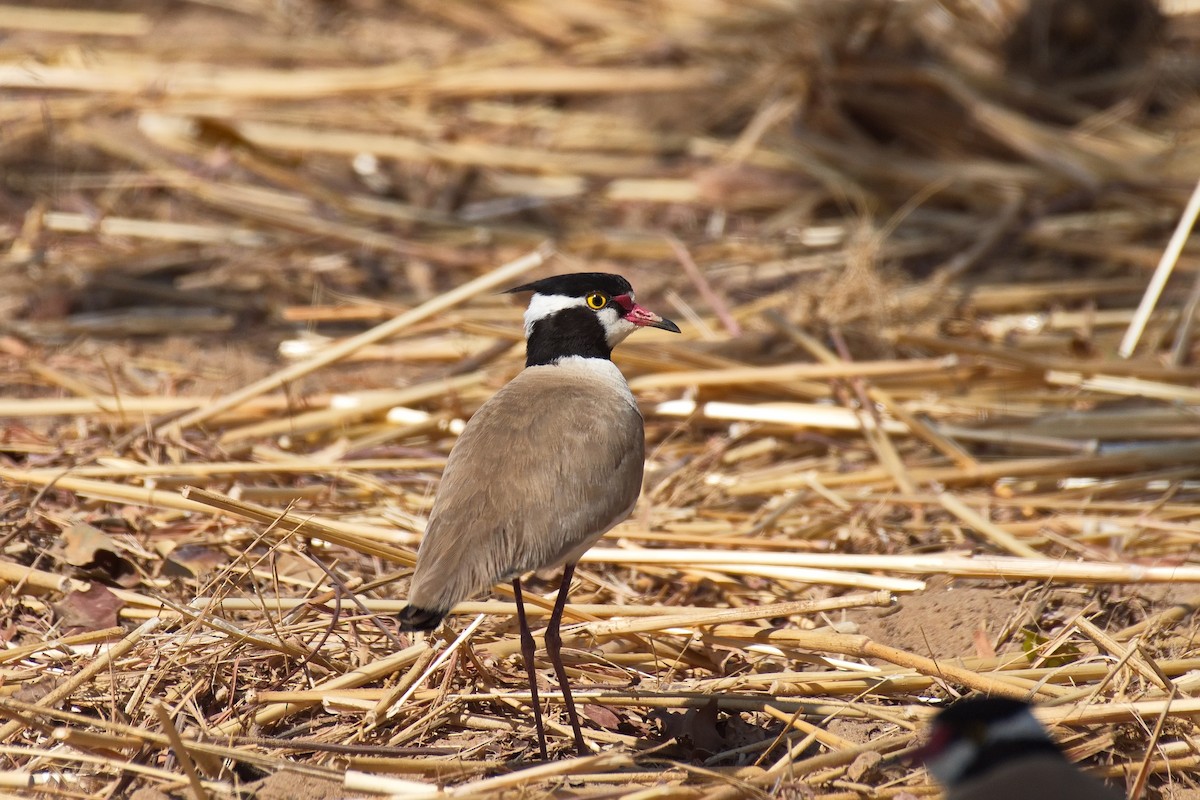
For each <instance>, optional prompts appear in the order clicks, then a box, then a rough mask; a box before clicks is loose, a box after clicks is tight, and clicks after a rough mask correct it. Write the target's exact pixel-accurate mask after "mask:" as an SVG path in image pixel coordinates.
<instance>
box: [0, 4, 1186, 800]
mask: <svg viewBox="0 0 1200 800" xmlns="http://www.w3.org/2000/svg"><path fill="white" fill-rule="evenodd" d="M1002 5H1004V4H1002ZM1012 5H1014V4H1007V5H1004V8H1003V9H1001V8H999V7H997V8H992V7H991V6H986V7H985V6H984V5H981V4H961V3H960V4H940V5H937V6H936V8H935V7H933V6H930V5H929V4H919V3H918V4H914V3H907V4H906V3H894V2H889V0H862V1H861V2H859V1H858V0H856V2H844V0H828V2H825V1H824V0H822V1H821V2H814V3H806V4H794V3H771V2H753V3H745V2H732V1H730V2H726V0H716V1H715V2H711V3H707V4H705V6H704V7H703V9H700V8H699V7H697V6H696V4H694V3H690V2H685V1H684V0H664V2H660V3H655V4H637V3H613V2H600V1H597V2H590V3H560V2H552V0H528V1H527V2H520V3H503V4H487V3H445V2H433V1H432V0H418V1H417V2H412V3H407V4H404V5H403V7H399V6H394V5H393V4H361V3H360V4H355V5H354V8H353V9H350V8H349V7H347V8H345V9H341V8H339V9H336V10H330V9H321V10H320V11H319V12H318V11H313V12H312V13H313V14H314V15H315V16H311V17H310V16H306V15H308V14H309V12H310V11H312V9H308V8H307V7H306V6H304V4H300V5H299V6H297V8H296V9H291V8H290V7H289V11H288V16H287V17H286V18H284V17H282V16H279V14H280V12H279V10H278V9H276V8H275V7H274V5H273V4H270V3H246V2H243V3H237V4H228V3H226V4H215V5H214V4H207V5H206V4H192V6H189V7H187V8H181V9H180V10H179V13H178V14H177V15H168V16H163V15H161V14H157V13H149V12H147V13H139V11H138V10H137V7H136V6H137V4H136V3H135V4H131V5H130V7H129V8H128V9H126V10H125V11H124V12H122V13H116V12H105V11H90V10H87V11H85V10H71V9H53V10H42V9H38V10H37V11H36V12H32V11H31V10H30V9H28V8H23V7H18V6H13V5H0V29H2V30H3V31H4V36H5V44H4V49H3V51H2V52H0V88H3V90H4V97H3V99H2V100H0V130H2V131H3V136H0V170H2V171H3V173H4V176H5V181H4V191H3V192H2V193H0V195H2V196H0V203H2V204H3V206H4V208H5V211H6V213H5V214H3V215H0V238H2V239H3V241H4V246H3V248H0V279H2V280H3V285H4V287H5V291H4V293H3V296H0V551H2V552H0V585H2V587H3V589H4V591H3V592H2V593H0V613H2V614H3V616H4V618H5V620H7V622H6V627H5V628H4V631H3V632H4V636H3V640H4V642H5V646H4V649H3V650H0V716H2V717H3V720H0V723H2V724H0V761H2V762H3V763H0V784H3V786H4V787H5V788H7V789H8V790H9V791H10V792H14V793H18V794H19V793H29V792H41V793H44V794H46V795H47V796H49V795H50V794H52V793H56V794H64V793H66V794H72V795H79V796H84V795H87V796H92V795H95V796H102V795H113V794H114V793H116V794H120V793H122V792H132V791H134V790H135V789H141V788H149V789H156V790H159V791H163V792H168V793H175V794H178V795H181V796H190V797H192V798H197V799H198V798H202V797H224V796H231V795H232V794H234V793H247V792H254V791H261V792H262V794H263V795H264V796H265V795H267V794H271V796H293V795H298V794H300V793H301V790H304V791H305V792H307V790H308V789H310V788H312V789H314V791H315V790H316V789H317V788H324V789H326V790H327V793H328V794H330V795H331V796H337V795H338V794H339V793H340V794H347V795H349V794H353V795H355V796H358V795H363V794H375V795H380V796H395V797H409V798H416V797H428V798H436V797H441V798H446V797H456V798H475V797H479V798H483V797H510V796H511V797H542V796H547V797H548V796H554V797H559V798H585V797H587V798H591V797H628V798H647V799H649V798H656V799H661V798H675V797H679V798H705V799H706V800H718V798H722V799H723V798H730V799H731V800H732V798H740V797H755V798H757V797H768V796H790V795H791V794H796V795H801V794H803V795H805V796H809V795H811V796H814V797H821V798H825V800H833V798H847V800H850V798H854V800H857V799H858V798H861V797H864V796H877V797H893V796H929V795H932V794H933V793H934V792H935V791H936V788H935V787H933V786H932V785H931V784H930V782H929V780H928V778H927V777H926V776H925V774H924V772H923V771H921V770H915V769H913V767H912V766H911V765H909V764H908V762H907V761H906V760H905V759H904V755H905V754H906V753H907V752H909V751H910V748H911V747H912V746H913V745H915V744H916V743H917V742H919V740H920V737H921V733H922V730H923V728H924V725H925V723H926V721H927V720H928V718H929V716H930V715H931V714H932V713H933V711H934V708H935V706H937V705H939V704H940V703H941V702H943V701H945V700H948V699H950V698H953V697H955V696H958V695H960V694H963V693H966V692H970V691H978V692H985V693H991V694H1000V695H1005V696H1011V697H1021V698H1028V699H1034V700H1036V701H1038V702H1039V704H1040V706H1041V708H1039V710H1038V714H1039V715H1040V717H1041V718H1042V719H1043V721H1045V722H1046V723H1047V724H1048V725H1050V726H1052V727H1053V729H1054V731H1055V734H1056V735H1057V736H1060V737H1062V740H1063V743H1064V745H1065V746H1066V747H1067V749H1068V752H1069V754H1070V755H1071V757H1073V758H1078V759H1080V760H1082V761H1084V762H1086V764H1087V765H1088V766H1089V767H1091V768H1094V769H1096V770H1098V771H1099V772H1100V773H1102V774H1104V775H1107V776H1109V777H1110V778H1113V779H1115V780H1116V781H1117V782H1120V781H1122V780H1124V781H1127V783H1128V785H1129V786H1130V787H1131V788H1132V790H1133V791H1132V794H1131V796H1134V795H1136V794H1137V792H1138V791H1146V792H1165V791H1167V786H1168V784H1170V783H1171V782H1172V781H1174V780H1176V778H1175V775H1177V774H1178V773H1179V771H1181V770H1188V769H1194V768H1195V767H1196V766H1197V761H1198V759H1197V756H1196V755H1195V752H1194V744H1193V743H1194V741H1195V739H1196V736H1197V731H1196V723H1195V720H1196V718H1197V716H1200V705H1198V704H1200V701H1198V700H1197V699H1196V697H1195V695H1196V694H1197V693H1198V692H1200V652H1197V646H1196V641H1197V637H1196V636H1195V620H1194V611H1195V609H1196V608H1197V606H1198V605H1200V600H1198V598H1197V591H1196V590H1195V588H1194V586H1192V584H1195V583H1200V564H1198V563H1197V562H1196V559H1195V557H1194V553H1195V552H1196V544H1197V542H1198V541H1200V527H1198V525H1200V510H1198V509H1200V504H1198V503H1197V500H1198V499H1200V467H1198V466H1197V464H1200V426H1197V424H1196V408H1197V405H1198V403H1200V392H1198V390H1197V385H1200V367H1197V365H1196V360H1195V357H1194V352H1195V342H1194V339H1193V331H1194V324H1195V323H1194V320H1193V319H1192V317H1193V316H1194V314H1195V312H1196V309H1197V307H1198V306H1200V301H1198V300H1197V298H1200V293H1198V292H1200V290H1198V289H1197V287H1200V282H1198V281H1196V280H1195V276H1189V275H1188V273H1189V272H1192V273H1198V274H1200V258H1197V254H1196V252H1195V248H1194V246H1193V245H1192V243H1191V240H1190V239H1189V238H1188V231H1189V230H1190V229H1191V227H1192V223H1193V222H1194V219H1193V218H1194V217H1195V211H1196V208H1197V197H1198V196H1200V195H1197V193H1196V191H1195V190H1194V189H1193V182H1194V180H1195V176H1196V172H1197V165H1200V150H1198V149H1197V148H1198V145H1197V143H1196V141H1195V137H1194V136H1191V135H1190V134H1191V128H1192V126H1191V124H1190V123H1189V120H1194V119H1195V118H1196V115H1197V108H1196V104H1195V99H1194V98H1193V97H1192V93H1190V92H1187V91H1183V89H1185V88H1186V83H1185V79H1186V76H1188V75H1194V74H1196V73H1197V70H1198V69H1200V61H1198V56H1197V53H1200V42H1197V41H1196V39H1197V35H1198V33H1197V32H1200V25H1196V24H1195V23H1196V20H1195V19H1194V17H1195V15H1196V13H1197V11H1196V10H1195V9H1193V8H1192V7H1191V4H1173V5H1172V6H1171V7H1170V8H1169V9H1168V10H1169V14H1168V20H1167V24H1168V25H1169V26H1170V28H1169V30H1168V31H1167V33H1169V35H1161V36H1160V35H1159V34H1160V33H1161V32H1162V31H1161V29H1160V27H1159V23H1160V22H1161V20H1160V19H1159V17H1158V16H1157V15H1155V14H1150V13H1147V12H1145V10H1144V9H1143V8H1142V5H1141V4H1139V3H1129V4H1126V6H1128V7H1134V6H1137V7H1138V8H1139V9H1142V10H1143V14H1142V16H1140V17H1137V20H1136V23H1137V24H1133V25H1130V26H1129V28H1128V29H1127V30H1126V29H1123V31H1122V33H1123V35H1122V36H1121V37H1119V39H1120V46H1118V47H1116V48H1115V49H1113V50H1111V51H1103V52H1100V53H1094V52H1091V51H1088V52H1084V53H1079V52H1076V51H1072V50H1071V49H1070V47H1072V46H1077V45H1078V43H1075V44H1074V45H1072V43H1071V42H1069V41H1066V40H1062V41H1060V40H1058V39H1054V40H1050V41H1040V40H1039V41H1034V42H1029V41H1024V40H1021V39H1020V38H1019V37H1017V38H1015V39H1014V40H1012V41H1010V42H1008V43H1007V44H1005V43H1004V42H1002V41H1000V40H999V38H998V37H999V36H1000V33H1001V32H1007V31H1015V32H1018V33H1019V32H1020V31H1025V30H1036V31H1048V30H1051V31H1053V30H1058V28H1056V27H1055V25H1054V24H1052V23H1053V22H1054V20H1053V19H1047V18H1031V19H1028V20H1026V21H1025V22H1018V20H1016V19H1014V18H1013V17H1012V14H1013V13H1015V11H1013V10H1012V9H1010V8H1009V6H1012ZM217 6H220V8H218V7H217ZM234 6H236V8H234ZM1059 6H1062V7H1063V8H1067V9H1068V10H1069V12H1070V13H1071V14H1078V13H1091V12H1090V10H1091V9H1098V8H1102V7H1106V6H1107V4H1104V3H1090V4H1078V3H1063V4H1060V3H1055V2H1051V3H1036V4H1032V6H1031V7H1032V8H1034V13H1035V14H1037V13H1053V9H1054V8H1057V7H1059ZM1085 6H1086V9H1085V11H1083V12H1080V11H1079V9H1080V8H1083V7H1085ZM314 8H315V6H314ZM1039 9H1041V11H1039ZM1046 9H1050V11H1049V12H1046V11H1045V10H1046ZM293 12H294V13H293ZM1072 19H1074V18H1072ZM1095 22H1096V26H1097V27H1096V28H1095V29H1097V30H1100V29H1103V28H1104V26H1105V25H1106V24H1107V23H1105V22H1104V21H1103V20H1102V19H1100V20H1098V21H1095ZM1139 25H1140V26H1144V27H1139ZM1014 36H1016V34H1014ZM1068 38H1069V37H1068ZM1088 38H1089V43H1088V46H1097V44H1096V43H1097V42H1100V41H1101V40H1104V37H1088ZM1083 56H1090V58H1084V57H1083ZM1045 59H1049V61H1048V62H1047V61H1046V60H1045ZM1080 64H1084V65H1085V66H1086V65H1090V67H1089V69H1088V70H1084V71H1082V72H1074V71H1073V70H1077V69H1078V68H1079V65H1080ZM1097 65H1100V66H1104V67H1105V69H1100V70H1099V71H1096V70H1097V69H1098V67H1097ZM1146 111H1152V112H1153V113H1145V112H1146ZM1189 192H1191V194H1190V195H1189ZM1173 227H1174V229H1175V231H1176V232H1175V235H1174V236H1172V235H1171V230H1172V228H1173ZM1193 238H1194V237H1193ZM552 254H553V255H552ZM584 270H606V271H617V272H621V273H623V274H626V275H627V276H628V277H629V278H630V279H631V281H632V282H633V284H634V285H635V286H637V287H638V291H639V296H640V299H644V300H646V301H647V302H648V303H651V304H653V305H654V306H655V307H656V308H658V307H660V306H661V307H662V309H663V310H664V311H666V312H667V314H668V315H669V316H672V317H675V318H677V319H678V320H681V321H683V322H684V329H685V330H684V335H683V336H680V337H675V338H671V339H670V340H669V341H668V340H667V337H661V338H655V336H656V334H655V333H654V332H646V333H643V334H639V335H637V336H634V337H631V339H630V340H629V341H628V342H627V343H625V344H623V345H622V347H621V348H620V349H618V350H617V351H616V353H615V355H614V358H615V360H616V361H617V362H618V364H619V366H620V367H621V368H622V370H623V371H624V372H625V374H626V375H627V376H629V378H630V383H631V386H632V387H633V389H634V391H635V394H636V396H637V398H638V401H639V403H640V404H641V408H642V411H643V415H644V416H645V418H646V428H647V437H648V445H649V447H648V454H649V455H648V460H647V479H646V485H645V490H644V492H643V498H642V501H641V503H640V505H639V506H638V508H637V510H636V512H635V513H634V514H633V516H632V517H631V518H630V519H629V520H628V521H626V522H624V523H623V524H621V525H620V526H618V527H617V528H615V529H614V530H613V531H611V532H609V534H607V536H606V538H605V539H604V541H603V542H602V543H600V544H599V545H598V546H597V547H595V548H593V550H592V551H590V552H589V553H588V554H587V555H586V557H585V558H584V560H583V562H582V564H581V566H580V569H579V571H578V573H577V580H576V585H575V586H574V587H573V591H572V595H571V597H572V599H573V600H574V601H576V602H574V603H571V604H570V605H568V607H567V611H566V620H567V626H566V628H565V640H566V645H567V649H566V662H567V669H568V673H569V676H570V678H571V681H572V685H573V687H574V691H575V696H576V700H577V702H579V703H580V705H581V706H582V711H583V714H584V718H585V728H586V733H587V738H588V741H589V743H590V745H591V746H592V747H594V748H595V749H596V750H597V751H598V752H597V754H596V755H594V756H590V757H586V758H555V759H552V760H551V761H550V762H549V763H547V764H539V765H534V766H531V765H530V764H529V763H528V759H529V756H530V753H531V752H532V750H531V747H530V738H531V734H532V731H531V722H530V708H529V703H530V695H529V693H528V692H526V691H521V689H520V687H522V686H523V685H524V683H523V680H524V678H523V669H522V666H521V665H520V664H519V663H518V661H517V657H518V653H519V649H520V647H519V643H518V641H517V637H516V630H515V625H514V620H513V615H514V608H515V607H514V605H513V604H512V602H511V600H512V597H511V592H509V591H507V590H506V588H505V587H498V588H497V590H496V592H495V596H494V597H489V598H478V599H475V600H472V601H470V602H467V603H464V604H462V605H461V606H460V607H459V608H458V609H456V616H454V617H452V618H451V621H450V622H449V623H448V626H447V627H445V628H443V629H441V630H439V631H437V632H435V633H434V634H432V635H431V636H429V637H427V638H425V639H420V640H412V639H406V638H404V636H403V635H401V634H399V633H398V632H397V631H396V630H395V624H394V621H393V620H392V616H393V615H394V614H395V613H396V612H397V611H398V610H399V609H400V608H402V606H403V598H404V596H405V591H406V580H407V577H408V574H409V570H410V568H411V565H412V564H413V563H414V557H415V550H416V547H417V545H418V543H419V541H420V537H421V533H422V530H423V528H424V524H425V520H426V518H427V514H428V510H429V507H430V503H431V498H432V496H433V493H434V492H435V491H436V487H437V482H438V479H439V476H440V473H441V470H442V468H443V467H444V464H445V460H446V457H447V455H448V453H449V451H450V449H451V448H452V446H453V443H454V440H455V437H456V436H457V434H458V433H459V432H460V431H461V430H462V425H463V423H464V421H465V420H467V419H468V418H469V417H470V415H471V414H472V413H473V412H474V411H475V409H477V408H478V407H479V405H480V404H481V403H483V402H484V401H485V400H486V399H487V397H489V396H490V395H491V393H493V392H494V391H495V390H496V389H497V388H498V387H499V386H501V385H503V383H504V382H505V381H506V380H507V379H509V378H510V377H511V376H512V375H513V374H515V373H516V371H517V370H519V369H520V368H521V365H522V359H521V353H520V347H519V346H517V345H519V341H520V334H521V309H520V308H519V306H518V305H517V304H516V303H515V302H513V301H512V300H510V299H508V298H503V297H498V296H496V295H495V294H494V292H496V291H498V290H501V289H503V288H505V287H507V286H509V285H512V284H515V283H521V282H523V281H525V280H526V279H528V278H530V277H534V276H541V275H544V274H548V273H549V272H551V271H554V272H562V271H584ZM497 477H498V479H500V480H502V479H503V476H497ZM81 522H86V523H88V524H87V525H77V524H76V523H81ZM96 531H99V533H98V534H97V533H96ZM532 585H533V586H534V587H535V588H536V587H537V586H538V584H537V583H536V581H534V582H533V584H532ZM1189 587H1190V588H1189ZM553 600H554V597H553V595H552V594H545V593H543V592H540V591H531V592H529V594H528V595H527V601H528V602H529V603H530V605H531V606H532V608H531V610H530V613H531V615H532V616H533V617H535V619H542V618H544V616H545V614H546V613H547V612H548V609H549V608H551V607H552V605H553ZM468 617H470V618H472V620H473V621H470V622H469V623H468V620H467V618H468ZM539 666H545V665H544V664H542V663H540V662H539ZM543 671H544V670H543ZM541 696H542V702H543V703H544V704H545V705H546V706H548V708H549V713H548V729H549V731H550V734H551V740H552V742H553V744H554V748H555V753H556V755H557V754H560V753H561V752H565V745H566V743H568V742H569V737H570V730H569V728H568V727H567V726H565V725H564V724H563V723H562V721H561V720H562V716H561V712H562V708H561V705H562V702H563V701H562V694H561V693H560V692H557V691H553V690H550V691H542V692H541ZM856 742H861V743H856ZM259 776H263V777H265V779H266V780H267V781H268V782H274V784H273V785H271V786H264V787H247V786H246V785H245V784H246V782H247V781H249V780H252V779H257V778H258V777H259ZM309 783H311V784H313V786H312V787H309V786H307V785H303V784H309ZM318 783H319V784H323V787H317V786H316V784H318ZM43 790H44V791H43Z"/></svg>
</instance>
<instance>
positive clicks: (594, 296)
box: [587, 292, 608, 311]
mask: <svg viewBox="0 0 1200 800" xmlns="http://www.w3.org/2000/svg"><path fill="white" fill-rule="evenodd" d="M587 304H588V308H590V309H591V310H592V311H599V310H600V309H602V308H604V307H605V306H606V305H608V296H607V295H605V294H602V293H601V292H592V293H591V294H589V295H588V296H587Z"/></svg>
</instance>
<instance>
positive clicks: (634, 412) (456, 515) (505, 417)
mask: <svg viewBox="0 0 1200 800" xmlns="http://www.w3.org/2000/svg"><path fill="white" fill-rule="evenodd" d="M508 291H509V293H514V292H533V297H532V298H531V299H530V301H529V307H528V309H527V310H526V311H525V342H526V358H525V369H524V370H522V371H521V372H520V373H519V374H518V375H517V376H516V377H515V378H513V380H512V381H510V382H509V383H508V384H507V385H505V386H504V387H503V388H502V389H500V391H498V392H497V393H496V394H495V395H493V396H492V397H491V398H490V399H489V400H488V401H487V402H485V403H484V404H483V405H482V406H480V408H479V410H478V411H476V412H475V414H474V415H473V416H472V417H471V420H470V422H468V423H467V426H466V428H465V429H464V430H463V432H462V434H461V435H460V436H459V438H458V442H457V443H456V444H455V445H454V448H453V450H452V451H451V453H450V458H449V460H448V461H447V462H446V469H445V472H444V473H443V474H442V482H441V486H440V488H439V489H438V493H437V497H436V498H435V499H434V503H433V510H432V511H431V512H430V514H429V525H428V526H427V527H426V529H425V537H424V539H423V540H422V542H421V547H420V550H419V551H418V553H417V567H416V571H415V572H414V573H413V578H412V586H411V588H410V590H409V604H408V606H407V607H406V608H405V609H404V610H403V611H402V612H400V622H401V625H402V626H403V627H404V628H405V629H407V630H430V629H432V628H434V627H436V626H437V625H438V623H439V622H441V620H442V618H443V617H445V616H446V615H447V614H448V613H450V610H451V609H452V608H454V606H455V605H456V604H457V603H459V602H460V601H462V600H466V599H468V598H470V597H472V596H474V595H477V594H480V593H483V592H485V591H487V590H488V589H490V588H491V587H492V586H494V585H495V584H497V583H499V582H501V581H508V580H511V581H512V586H513V593H514V594H515V595H516V601H517V618H518V623H519V625H520V628H521V653H522V656H523V657H524V660H525V670H526V673H527V674H528V677H529V691H530V694H531V695H532V700H533V708H534V722H535V724H536V726H537V734H538V744H539V746H540V748H541V755H542V758H543V759H545V758H546V757H547V756H546V735H545V731H544V729H543V727H542V717H541V709H540V707H539V705H538V694H537V676H536V672H535V670H534V660H533V656H534V641H533V635H532V634H531V633H530V630H529V623H528V621H527V620H526V617H525V610H524V604H523V602H522V598H521V575H523V574H525V573H527V572H530V571H533V570H539V569H544V568H546V567H553V566H557V565H560V564H561V565H563V577H562V585H561V588H560V589H559V592H558V597H557V599H556V600H555V603H554V609H553V611H552V613H551V615H550V620H549V622H548V623H547V626H546V634H545V642H546V654H547V655H548V656H549V658H550V663H551V664H552V665H553V666H554V672H555V674H556V675H557V676H558V682H559V686H560V687H561V689H562V693H563V700H564V702H565V705H566V707H567V715H568V717H569V718H570V721H571V729H572V731H573V732H574V734H575V746H576V748H577V749H578V750H579V752H580V754H585V753H587V752H588V751H587V746H586V744H585V743H584V740H583V732H582V731H581V730H580V727H579V718H578V716H577V715H576V713H575V703H574V701H573V699H572V698H571V690H570V687H569V685H568V683H567V675H566V671H565V670H564V668H563V663H562V656H561V648H562V637H561V634H560V632H559V626H560V624H561V623H562V614H563V607H564V605H565V604H566V600H567V591H568V589H569V588H570V585H571V576H572V574H573V573H574V570H575V562H576V561H578V559H579V557H580V556H581V555H582V554H583V552H584V551H585V550H587V549H588V548H589V547H591V546H592V544H593V543H594V542H595V541H596V540H597V539H599V538H600V537H601V536H602V535H603V534H604V533H605V531H607V530H609V529H610V528H612V527H613V526H614V525H616V524H617V523H619V522H621V521H622V520H623V519H625V518H626V517H627V516H629V514H630V512H631V511H633V506H634V504H635V503H636V502H637V499H638V495H639V494H640V493H641V488H642V469H643V466H644V461H645V431H644V427H643V423H642V415H641V412H639V411H638V407H637V404H636V403H635V402H634V399H633V394H632V393H631V392H630V391H629V384H628V383H626V381H625V377H624V376H623V375H622V374H621V371H620V370H619V369H617V367H616V365H615V364H613V362H612V360H611V358H610V356H611V355H612V350H613V348H614V347H616V346H617V344H619V343H620V342H621V341H622V340H623V339H624V338H625V337H626V336H628V335H629V334H630V333H632V332H633V331H635V330H637V329H638V328H644V327H651V328H661V329H663V330H667V331H673V332H675V333H679V326H677V325H676V324H675V323H674V322H671V321H670V320H668V319H663V318H662V317H660V316H658V315H657V314H655V313H653V312H651V311H649V310H647V309H646V308H644V307H642V306H640V305H638V304H637V302H636V301H635V300H634V296H633V287H631V286H630V285H629V282H628V281H626V280H625V279H624V278H622V277H620V276H618V275H609V274H605V273H600V272H585V273H576V274H571V275H559V276H557V277H553V278H546V279H544V280H540V281H535V282H534V283H527V284H525V285H524V286H518V287H516V288H515V289H510V290H508Z"/></svg>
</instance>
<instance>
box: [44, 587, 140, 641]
mask: <svg viewBox="0 0 1200 800" xmlns="http://www.w3.org/2000/svg"><path fill="white" fill-rule="evenodd" d="M124 605H125V603H124V601H123V600H121V599H120V598H119V597H117V596H116V595H115V594H113V593H112V592H111V591H109V589H108V587H106V586H103V585H102V584H100V583H95V582H93V583H92V584H91V585H90V586H89V587H88V588H87V589H85V590H83V591H71V592H68V593H67V596H66V597H64V598H63V599H62V600H61V601H60V602H58V603H55V604H54V613H56V614H58V617H59V620H60V621H61V622H62V625H63V628H64V629H65V630H66V631H67V632H69V633H82V632H84V631H98V630H102V629H104V628H111V627H113V626H115V625H116V624H117V615H118V613H119V612H120V610H121V607H122V606H124Z"/></svg>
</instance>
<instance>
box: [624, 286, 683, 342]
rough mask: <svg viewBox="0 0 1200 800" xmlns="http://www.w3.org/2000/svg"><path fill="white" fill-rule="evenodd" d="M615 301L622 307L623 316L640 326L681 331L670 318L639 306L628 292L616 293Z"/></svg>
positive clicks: (673, 331) (674, 331)
mask: <svg viewBox="0 0 1200 800" xmlns="http://www.w3.org/2000/svg"><path fill="white" fill-rule="evenodd" d="M613 302H614V303H616V304H617V305H619V306H620V307H621V310H622V312H623V313H622V314H621V317H622V318H623V319H625V320H626V321H628V322H632V323H633V324H634V325H637V326H638V327H639V328H661V329H662V330H664V331H671V332H672V333H679V326H678V325H676V324H675V323H674V322H672V321H671V320H669V319H664V318H663V317H660V316H659V315H658V314H655V313H654V312H653V311H651V310H650V309H648V308H646V307H645V306H639V305H638V304H637V303H635V302H634V301H633V298H632V297H630V296H629V295H627V294H619V295H616V296H615V297H613Z"/></svg>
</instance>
